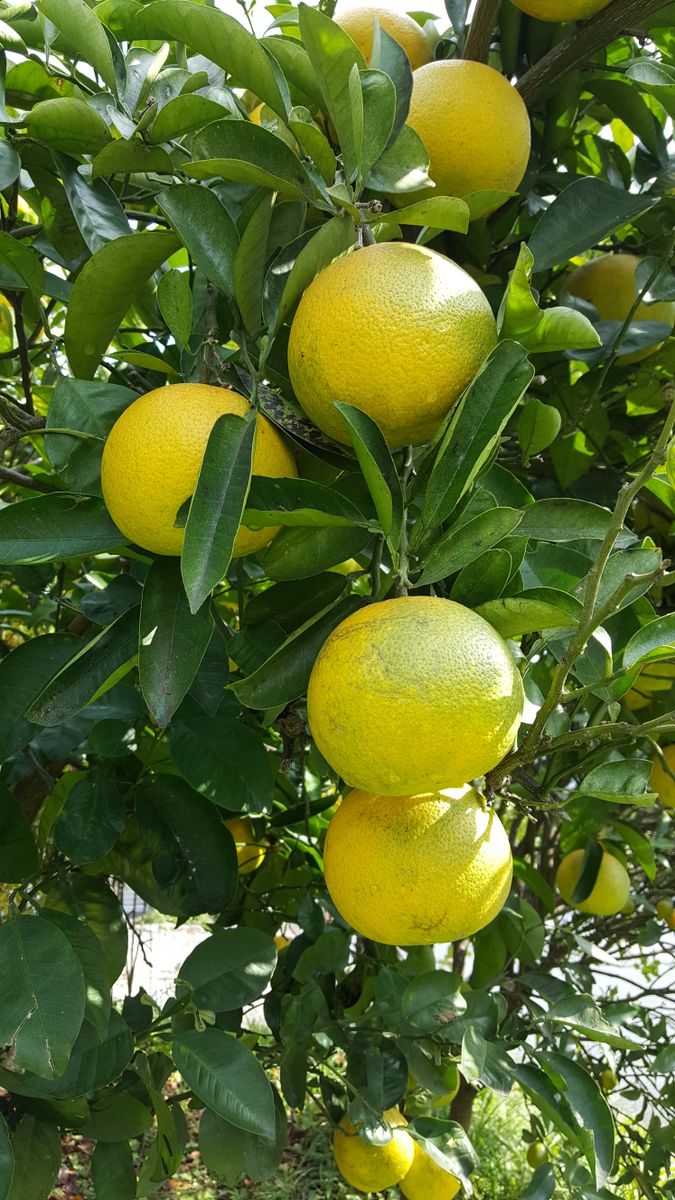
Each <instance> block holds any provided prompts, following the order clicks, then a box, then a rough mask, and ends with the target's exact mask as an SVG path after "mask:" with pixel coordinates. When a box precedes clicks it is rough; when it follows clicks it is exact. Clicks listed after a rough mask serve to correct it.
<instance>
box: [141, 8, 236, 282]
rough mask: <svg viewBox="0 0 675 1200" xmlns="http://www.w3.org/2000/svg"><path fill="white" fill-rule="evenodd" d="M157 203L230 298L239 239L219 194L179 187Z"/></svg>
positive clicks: (191, 186)
mask: <svg viewBox="0 0 675 1200" xmlns="http://www.w3.org/2000/svg"><path fill="white" fill-rule="evenodd" d="M167 2H168V3H171V2H172V0H167ZM157 200H158V203H159V206H160V208H161V209H162V211H163V212H164V213H166V215H167V217H168V218H169V220H170V222H171V224H172V225H173V227H174V229H175V230H176V232H177V233H178V235H179V237H180V238H181V240H182V241H183V244H184V245H185V247H186V248H187V250H188V253H189V254H190V257H191V258H192V259H193V261H194V263H195V266H197V267H198V268H199V270H200V271H202V272H203V274H204V275H205V276H206V278H207V279H208V280H210V282H211V283H213V284H215V286H216V287H218V288H220V289H221V291H223V292H225V294H226V295H228V296H230V295H232V290H233V278H232V269H233V262H234V256H235V254H236V252H237V246H238V245H239V235H238V233H237V227H236V225H235V224H234V221H233V220H232V217H231V216H230V214H229V212H228V211H227V209H226V208H225V205H224V204H222V203H221V201H220V200H219V199H218V197H217V196H216V194H215V192H212V191H210V190H209V188H207V187H201V186H200V185H198V184H196V183H177V184H174V186H173V187H170V188H165V189H164V191H161V192H160V193H159V194H158V197H157Z"/></svg>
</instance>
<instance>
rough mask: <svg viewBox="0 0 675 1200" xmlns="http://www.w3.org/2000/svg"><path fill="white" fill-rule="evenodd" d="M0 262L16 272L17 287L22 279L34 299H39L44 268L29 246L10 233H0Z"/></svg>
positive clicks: (41, 292) (42, 287) (43, 278)
mask: <svg viewBox="0 0 675 1200" xmlns="http://www.w3.org/2000/svg"><path fill="white" fill-rule="evenodd" d="M0 263H4V264H5V266H7V267H9V268H10V269H11V270H12V271H13V272H15V273H16V275H17V276H18V285H19V288H20V287H21V281H23V283H24V284H25V285H26V288H27V289H28V290H29V291H30V292H32V294H33V296H34V297H35V299H36V300H37V301H39V300H40V299H41V297H42V294H43V292H44V287H45V273H44V268H43V266H42V263H41V262H40V259H39V257H38V255H37V254H36V253H35V251H34V250H32V249H31V247H30V246H27V245H26V243H25V242H19V241H17V239H16V238H15V237H12V235H11V234H10V233H0Z"/></svg>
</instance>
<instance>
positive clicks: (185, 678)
mask: <svg viewBox="0 0 675 1200" xmlns="http://www.w3.org/2000/svg"><path fill="white" fill-rule="evenodd" d="M213 628H214V625H213V618H212V616H211V613H210V611H209V606H208V603H206V602H205V603H204V604H203V605H202V606H201V608H199V609H198V610H197V612H195V613H191V612H190V606H189V604H188V599H187V596H186V594H185V590H184V588H183V581H182V579H181V574H180V564H179V563H178V562H177V561H176V560H175V559H171V558H157V559H155V561H154V563H153V564H152V566H151V568H150V570H149V571H148V574H147V576H146V578H145V584H144V587H143V599H142V602H141V619H140V629H139V647H138V672H139V678H140V684H141V691H142V692H143V698H144V700H145V702H146V704H147V706H148V709H149V710H150V713H151V714H152V716H153V718H154V720H155V721H156V723H157V725H158V726H159V727H160V729H162V728H164V727H165V726H166V725H168V724H169V721H170V720H171V718H172V716H173V714H174V713H175V711H176V709H177V708H178V706H179V704H180V703H181V700H183V698H184V696H185V695H186V693H187V691H188V689H189V687H190V685H191V683H192V681H193V679H194V677H195V675H196V673H197V670H198V669H199V664H200V663H201V661H202V658H203V657H204V654H205V652H206V648H207V646H208V644H209V642H210V640H211V635H212V633H213Z"/></svg>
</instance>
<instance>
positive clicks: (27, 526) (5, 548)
mask: <svg viewBox="0 0 675 1200" xmlns="http://www.w3.org/2000/svg"><path fill="white" fill-rule="evenodd" d="M123 542H124V538H123V536H122V534H121V533H120V532H119V530H118V529H117V527H116V526H115V525H113V523H112V521H111V519H110V517H109V516H108V510H107V509H106V507H105V505H104V504H103V501H102V500H98V499H93V498H89V497H84V496H68V495H65V494H64V493H62V492H54V493H53V494H51V495H47V496H35V497H34V498H32V499H30V500H18V501H16V502H15V503H14V504H8V505H7V506H6V507H5V508H3V509H2V510H0V562H2V563H5V564H10V563H42V562H49V563H51V562H54V560H55V559H56V560H57V561H62V560H63V559H66V558H82V557H85V556H86V555H90V554H99V553H100V552H101V551H103V550H112V549H114V547H115V546H119V545H120V544H121V543H123Z"/></svg>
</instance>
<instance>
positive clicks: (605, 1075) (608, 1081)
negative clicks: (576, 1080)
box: [600, 1067, 619, 1092]
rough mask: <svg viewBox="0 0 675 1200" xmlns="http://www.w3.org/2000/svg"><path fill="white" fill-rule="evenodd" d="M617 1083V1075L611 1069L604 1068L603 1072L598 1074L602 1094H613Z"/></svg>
mask: <svg viewBox="0 0 675 1200" xmlns="http://www.w3.org/2000/svg"><path fill="white" fill-rule="evenodd" d="M618 1082H619V1079H618V1076H617V1073H616V1071H615V1070H614V1069H613V1068H612V1067H605V1069H604V1071H601V1072H600V1087H601V1088H602V1090H603V1092H613V1091H614V1088H615V1087H616V1085H617V1083H618Z"/></svg>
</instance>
